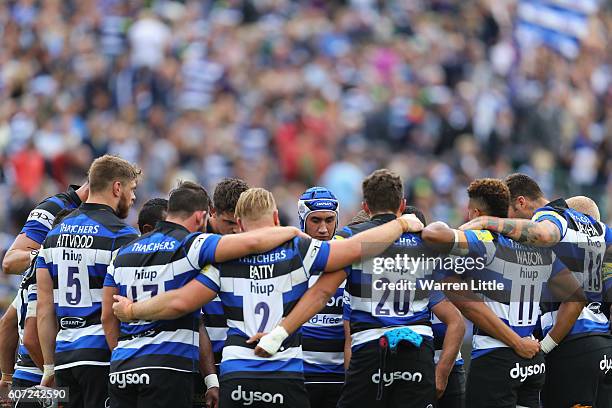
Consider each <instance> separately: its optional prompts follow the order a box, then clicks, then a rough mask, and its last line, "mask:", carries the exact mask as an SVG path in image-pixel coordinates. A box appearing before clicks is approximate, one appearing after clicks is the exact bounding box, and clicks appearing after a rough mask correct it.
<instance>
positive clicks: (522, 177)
mask: <svg viewBox="0 0 612 408" xmlns="http://www.w3.org/2000/svg"><path fill="white" fill-rule="evenodd" d="M504 183H506V186H508V189H509V190H510V199H511V200H512V201H514V200H515V199H516V198H517V197H518V196H524V197H527V198H529V199H530V200H537V199H540V198H542V197H544V193H542V190H541V189H540V186H539V185H538V183H537V182H536V181H535V180H534V179H532V178H531V177H529V176H528V175H526V174H523V173H514V174H510V175H509V176H508V177H506V178H505V179H504Z"/></svg>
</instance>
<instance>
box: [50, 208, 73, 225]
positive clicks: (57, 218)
mask: <svg viewBox="0 0 612 408" xmlns="http://www.w3.org/2000/svg"><path fill="white" fill-rule="evenodd" d="M73 211H74V208H64V209H61V210H60V211H59V212H58V213H57V214H55V218H54V219H53V224H51V228H55V227H57V226H58V225H59V224H61V222H62V221H64V218H66V216H68V214H70V213H71V212H73Z"/></svg>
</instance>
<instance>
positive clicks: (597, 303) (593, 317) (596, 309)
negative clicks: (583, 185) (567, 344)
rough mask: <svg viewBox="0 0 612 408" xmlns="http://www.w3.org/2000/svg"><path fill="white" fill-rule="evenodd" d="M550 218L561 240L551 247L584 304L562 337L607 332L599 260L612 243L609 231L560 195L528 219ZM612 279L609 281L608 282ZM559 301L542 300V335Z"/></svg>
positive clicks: (602, 262) (601, 267)
mask: <svg viewBox="0 0 612 408" xmlns="http://www.w3.org/2000/svg"><path fill="white" fill-rule="evenodd" d="M545 220H546V221H551V222H552V223H553V224H554V225H555V226H556V227H557V228H559V232H560V233H561V241H560V242H559V243H558V244H556V245H555V246H553V247H552V249H553V251H554V252H555V253H556V254H557V256H558V257H559V258H560V259H561V260H562V261H563V263H564V264H565V265H566V266H567V267H568V268H569V270H570V271H572V272H573V273H574V276H576V278H577V279H578V281H579V282H581V283H582V287H583V289H584V293H585V295H586V297H587V303H588V304H587V306H585V307H584V309H582V312H581V313H580V316H579V317H578V320H576V323H575V324H574V326H573V327H572V330H571V331H570V333H569V334H568V335H567V337H566V338H573V337H582V336H586V335H591V334H600V333H609V332H610V322H609V319H608V317H607V316H606V315H607V311H604V310H601V309H602V302H603V300H604V299H603V290H604V283H603V264H604V261H605V255H606V249H607V247H609V246H610V245H612V232H611V231H610V229H609V228H608V227H606V225H604V224H603V223H601V222H598V221H595V220H594V219H593V218H591V217H590V216H588V215H585V214H582V213H580V212H578V211H576V210H573V209H571V208H568V206H567V203H566V202H565V200H563V199H558V200H555V201H552V202H550V203H548V205H546V206H545V207H542V208H540V209H538V210H536V212H535V213H534V215H533V218H532V221H535V222H542V221H545ZM611 283H612V282H611ZM558 309H559V303H556V302H546V303H544V304H543V315H542V330H543V333H544V335H546V334H547V333H548V331H550V329H551V328H552V326H553V325H554V322H555V319H556V316H557V310H558Z"/></svg>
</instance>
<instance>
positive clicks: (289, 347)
mask: <svg viewBox="0 0 612 408" xmlns="http://www.w3.org/2000/svg"><path fill="white" fill-rule="evenodd" d="M328 254H329V244H328V243H326V242H321V241H318V240H312V239H307V238H301V237H298V238H295V239H293V240H291V241H287V242H286V243H285V244H283V245H281V246H279V247H277V248H275V249H274V250H271V251H268V252H266V253H262V254H257V255H250V256H246V257H243V258H240V259H236V260H233V261H229V262H225V263H221V264H215V265H213V266H210V267H207V268H206V269H205V270H204V271H203V273H202V274H200V275H199V276H198V278H197V279H198V280H199V281H200V282H202V283H203V284H204V285H206V286H208V287H209V288H211V289H212V290H215V291H217V292H218V293H219V298H220V299H221V302H222V304H223V309H224V311H225V314H226V316H227V324H228V332H227V340H226V342H225V347H224V348H223V358H222V362H221V376H222V378H223V379H234V378H252V379H262V378H276V379H300V380H303V378H304V377H303V363H302V347H301V331H300V330H298V331H297V332H296V333H294V334H293V335H292V336H290V337H289V338H288V339H287V340H285V342H284V344H283V347H282V348H281V351H280V352H279V353H277V354H275V355H274V356H273V357H271V358H260V357H257V356H256V355H255V354H254V352H253V349H254V348H255V344H247V343H246V340H247V339H248V338H249V337H251V336H253V335H255V334H256V333H260V332H269V331H270V330H272V329H273V328H274V327H276V326H277V325H278V324H279V323H280V321H281V319H282V318H283V317H285V316H287V315H288V314H289V313H290V312H291V310H292V309H293V307H294V306H295V305H296V304H297V302H298V301H299V299H300V297H301V296H302V295H303V294H304V293H305V292H306V290H307V289H308V280H309V278H310V276H311V274H312V271H320V270H322V269H323V268H324V267H325V263H326V262H327V256H328Z"/></svg>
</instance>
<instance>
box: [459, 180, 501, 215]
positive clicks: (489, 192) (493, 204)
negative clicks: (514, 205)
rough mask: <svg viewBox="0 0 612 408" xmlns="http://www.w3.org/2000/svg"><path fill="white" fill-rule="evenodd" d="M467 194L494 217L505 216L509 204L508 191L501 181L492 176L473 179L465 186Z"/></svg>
mask: <svg viewBox="0 0 612 408" xmlns="http://www.w3.org/2000/svg"><path fill="white" fill-rule="evenodd" d="M467 193H468V196H469V197H470V198H471V199H472V200H477V201H478V202H479V203H480V204H481V205H482V206H483V208H482V211H484V212H486V213H487V215H491V216H494V217H500V218H507V217H508V205H510V191H509V190H508V186H506V184H504V182H503V181H501V180H499V179H494V178H482V179H477V180H474V181H472V182H471V183H470V185H469V186H468V188H467Z"/></svg>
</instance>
